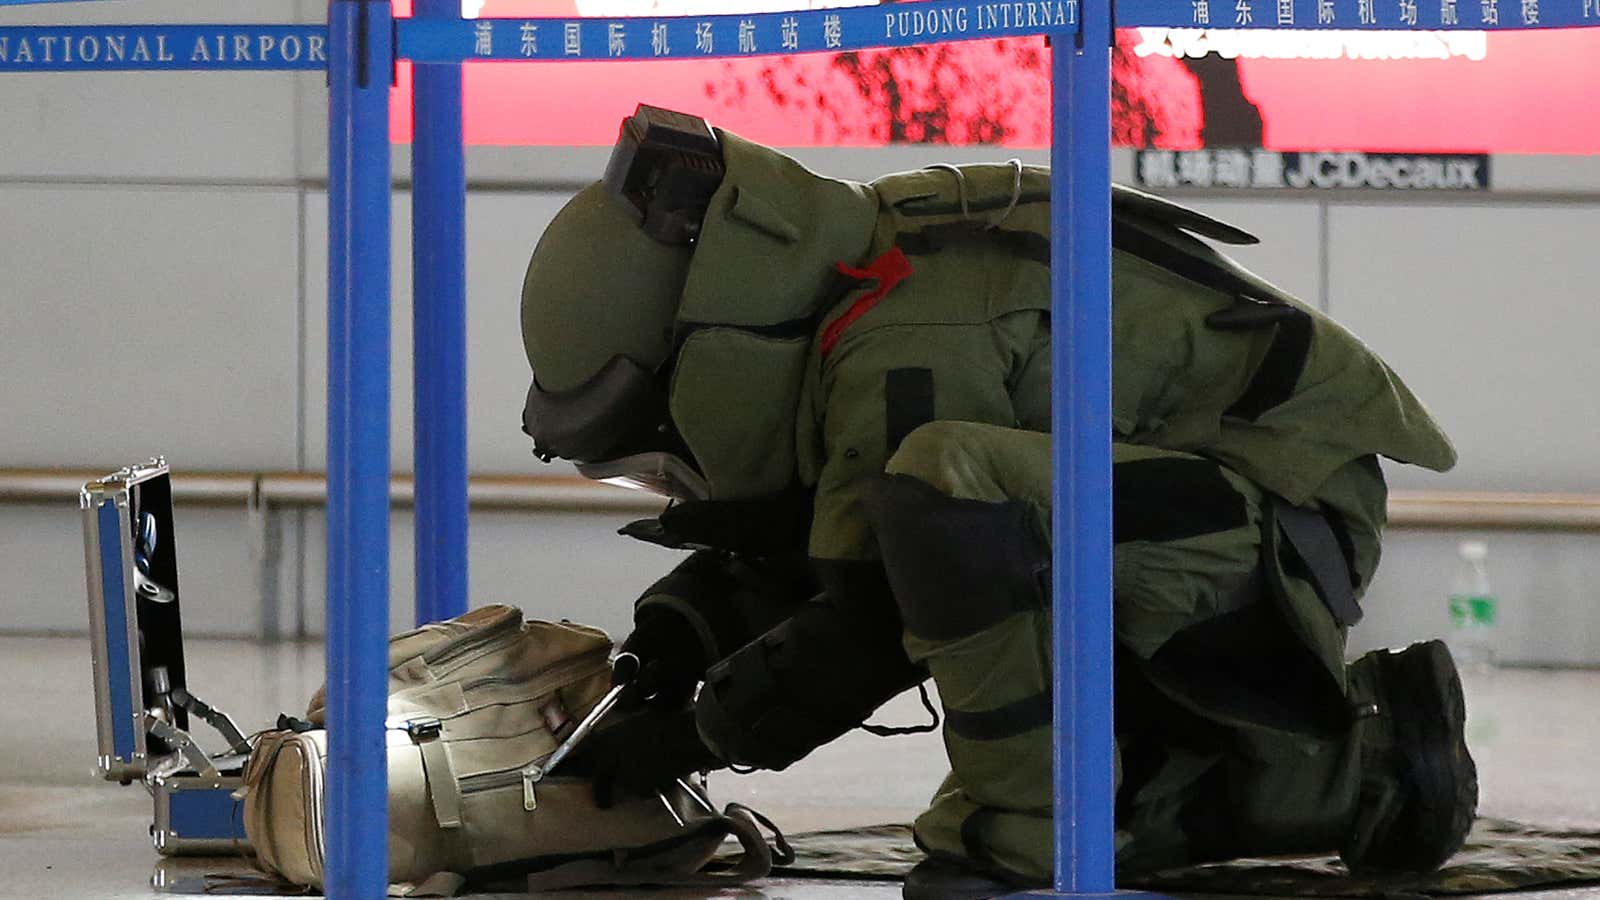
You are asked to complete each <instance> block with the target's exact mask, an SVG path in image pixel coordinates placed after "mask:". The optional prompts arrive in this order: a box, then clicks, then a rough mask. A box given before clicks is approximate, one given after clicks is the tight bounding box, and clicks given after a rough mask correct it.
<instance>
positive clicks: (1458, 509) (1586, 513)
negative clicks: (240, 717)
mask: <svg viewBox="0 0 1600 900" xmlns="http://www.w3.org/2000/svg"><path fill="white" fill-rule="evenodd" d="M104 474H105V473H104V472H101V471H90V470H87V469H81V470H80V469H0V503H31V504H51V505H53V504H72V503H76V502H77V497H78V491H79V490H80V489H81V488H82V487H83V485H84V484H85V483H86V482H88V481H91V480H93V479H95V478H98V477H100V476H101V475H104ZM327 496H328V483H327V479H326V478H325V477H324V476H323V475H322V474H321V473H317V472H179V473H175V474H174V475H173V477H172V497H173V500H174V502H177V503H183V504H189V505H192V506H207V507H227V506H248V505H250V504H252V503H255V504H264V505H267V506H277V507H317V506H321V505H323V504H324V503H325V502H326V501H327ZM467 496H468V500H469V502H470V503H471V505H472V508H473V509H479V510H499V511H506V512H624V513H639V514H650V513H656V512H660V510H661V507H662V505H663V501H661V500H659V499H657V498H655V497H653V496H651V495H649V494H645V493H642V492H639V491H630V490H624V489H622V488H616V487H612V486H610V485H606V484H597V483H595V482H592V481H588V480H586V479H583V478H573V477H570V476H554V477H532V476H512V475H474V476H472V478H471V479H470V480H469V482H468V486H467ZM389 499H390V502H391V503H393V504H394V505H396V506H400V507H405V506H410V505H412V504H413V503H414V502H415V499H416V486H415V484H414V482H413V481H412V478H411V476H410V475H404V474H398V475H396V476H394V478H393V479H392V480H391V481H390V487H389ZM1389 527H1391V528H1409V529H1430V528H1434V529H1463V528H1481V529H1490V530H1497V531H1498V530H1535V531H1600V495H1595V494H1545V493H1510V492H1502V493H1487V492H1459V491H1401V490H1397V491H1391V492H1390V494H1389Z"/></svg>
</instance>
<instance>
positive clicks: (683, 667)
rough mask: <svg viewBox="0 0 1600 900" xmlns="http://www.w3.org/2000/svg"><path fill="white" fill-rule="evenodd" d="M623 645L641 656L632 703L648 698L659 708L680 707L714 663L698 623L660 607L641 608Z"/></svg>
mask: <svg viewBox="0 0 1600 900" xmlns="http://www.w3.org/2000/svg"><path fill="white" fill-rule="evenodd" d="M619 649H621V650H622V652H624V653H632V654H633V655H635V656H637V657H639V674H638V675H637V676H635V678H634V679H633V684H632V686H631V687H629V689H628V692H627V694H626V695H625V696H624V701H625V703H626V704H627V705H628V706H634V705H637V704H638V703H641V702H645V703H648V704H649V705H651V706H653V707H655V708H657V709H662V710H670V709H680V708H682V707H683V705H684V704H685V703H687V702H688V701H689V698H690V697H692V696H694V688H695V685H697V684H699V683H700V679H702V678H704V677H705V674H706V668H707V667H709V666H710V665H711V661H710V660H708V659H706V653H705V646H704V645H703V644H702V643H701V641H700V635H699V634H698V633H697V632H696V631H695V629H694V626H693V625H691V624H689V621H688V620H687V619H685V618H684V617H683V616H681V615H679V614H678V613H676V612H673V611H672V610H670V609H663V608H659V607H658V608H647V609H642V610H640V611H639V620H638V622H637V623H636V624H635V625H634V628H633V633H632V634H630V635H628V638H627V640H625V641H623V642H622V646H621V648H619Z"/></svg>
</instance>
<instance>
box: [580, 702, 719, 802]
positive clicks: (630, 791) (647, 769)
mask: <svg viewBox="0 0 1600 900" xmlns="http://www.w3.org/2000/svg"><path fill="white" fill-rule="evenodd" d="M726 765H727V763H725V762H723V761H722V760H720V759H718V758H717V756H716V754H714V753H712V752H711V750H710V749H708V748H707V747H706V745H705V742H703V741H702V740H700V732H699V730H697V729H696V728H695V724H694V710H693V709H692V708H689V707H680V708H679V709H675V710H672V711H663V710H660V709H656V708H651V707H646V708H644V709H642V710H639V711H637V712H635V713H633V714H632V715H628V716H626V717H625V718H619V719H617V720H616V721H615V722H614V723H613V724H610V725H605V726H603V727H601V728H598V729H596V730H595V731H594V733H592V734H590V735H589V736H588V737H587V738H584V740H583V741H582V742H581V743H579V744H578V746H577V748H576V749H574V750H573V751H572V756H570V757H568V758H567V761H566V762H565V763H563V764H562V766H561V769H560V771H561V773H562V774H563V775H581V776H584V777H587V778H589V779H591V780H593V782H594V799H595V805H597V806H599V807H600V808H601V809H605V808H607V807H609V806H611V805H612V803H613V802H615V801H616V799H617V798H619V797H621V796H623V795H629V796H636V797H648V796H650V795H651V794H653V793H655V792H657V791H659V790H662V789H664V788H666V787H667V786H669V785H671V784H672V782H673V780H674V779H677V778H682V777H683V776H685V775H688V774H690V773H691V772H701V771H706V770H708V769H720V768H723V767H724V766H726Z"/></svg>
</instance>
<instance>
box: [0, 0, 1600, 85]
mask: <svg viewBox="0 0 1600 900" xmlns="http://www.w3.org/2000/svg"><path fill="white" fill-rule="evenodd" d="M0 3H4V4H7V5H11V4H9V2H8V0H0ZM1117 24H1118V25H1119V26H1141V27H1167V28H1251V29H1290V28H1293V29H1308V30H1356V31H1376V30H1408V31H1412V30H1414V31H1452V30H1465V31H1520V30H1525V29H1537V28H1575V27H1585V26H1600V0H1119V3H1118V5H1117ZM1077 25H1078V3H1077V0H1024V2H989V0H930V2H927V3H915V4H909V3H904V4H885V5H882V6H861V7H848V8H843V9H824V10H806V11H801V12H791V13H762V14H751V15H721V16H676V17H666V18H631V19H457V20H450V19H444V20H440V19H401V20H399V21H397V22H396V29H397V31H398V37H399V51H398V52H399V56H400V57H401V58H402V59H410V60H415V61H417V62H424V63H428V62H433V63H454V62H462V61H472V60H482V61H542V62H559V61H574V62H576V61H590V62H594V61H604V60H643V59H726V58H730V57H741V56H770V55H783V54H792V53H817V52H829V51H847V50H866V49H871V48H879V47H907V46H915V45H920V44H934V43H941V42H944V41H961V40H978V39H984V38H1001V37H1023V36H1028V35H1040V34H1048V33H1050V32H1054V31H1063V30H1076V28H1077ZM326 66H327V30H326V28H324V27H323V26H321V25H63V26H49V25H43V26H41V25H27V26H13V27H3V28H0V72H71V71H91V70H105V69H116V70H255V71H261V70H285V69H323V68H326Z"/></svg>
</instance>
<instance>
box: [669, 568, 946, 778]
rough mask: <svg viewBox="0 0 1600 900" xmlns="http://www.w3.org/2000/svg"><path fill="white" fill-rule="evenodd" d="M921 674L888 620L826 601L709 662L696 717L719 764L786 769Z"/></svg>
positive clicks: (840, 601)
mask: <svg viewBox="0 0 1600 900" xmlns="http://www.w3.org/2000/svg"><path fill="white" fill-rule="evenodd" d="M885 593H887V592H885ZM881 602H883V603H884V604H887V597H884V598H883V599H882V601H881ZM926 677H927V673H926V671H924V670H923V669H922V668H920V667H918V666H916V665H913V664H912V663H911V661H910V660H909V659H907V658H906V655H905V650H904V649H903V648H902V647H901V645H900V627H899V622H898V619H897V618H896V617H894V616H893V615H888V616H884V615H881V614H879V613H877V612H873V611H867V610H861V609H858V608H857V605H856V604H854V603H850V602H847V601H845V600H843V599H840V598H835V597H830V599H828V600H824V601H818V602H814V603H810V604H807V605H806V606H805V607H803V608H802V609H801V610H800V611H799V612H797V613H796V614H795V615H794V616H792V617H791V618H789V619H788V621H785V622H784V623H782V624H780V625H779V626H777V627H776V628H774V629H772V630H771V631H769V632H767V633H766V634H764V635H762V636H761V637H759V638H757V639H756V640H754V641H752V642H750V643H749V644H747V645H745V646H744V647H742V648H741V649H739V650H738V651H736V652H735V653H733V654H732V655H731V656H729V657H728V658H726V659H724V660H722V661H721V662H719V663H717V664H716V665H715V666H712V667H711V669H710V671H708V672H707V673H706V683H705V685H704V686H703V687H702V688H701V690H700V695H699V697H698V698H697V699H696V701H695V721H696V724H697V725H698V726H699V729H700V734H701V737H702V738H704V739H705V741H706V743H707V744H708V745H710V747H711V749H712V750H713V751H714V752H715V753H716V754H717V755H718V756H720V757H722V758H723V759H725V760H727V761H729V762H731V763H738V764H740V765H747V766H755V767H758V768H762V769H773V770H779V769H785V768H787V767H788V766H789V765H791V764H792V763H794V762H795V761H797V760H799V759H800V758H801V757H803V756H805V755H806V754H807V753H810V752H811V751H812V750H814V749H816V748H817V747H819V746H821V745H822V744H825V743H827V742H829V741H831V740H833V739H834V738H836V737H838V736H839V735H841V734H843V733H845V732H846V731H849V730H850V729H852V728H855V727H856V726H858V725H860V724H861V723H862V722H863V721H865V720H866V718H867V717H868V716H870V715H871V714H872V712H873V711H874V710H876V709H877V708H878V707H879V706H881V705H883V703H884V702H886V701H888V700H889V699H890V698H892V697H894V696H895V695H896V694H899V693H900V692H901V691H904V690H907V689H909V688H911V687H914V686H915V685H916V684H918V683H919V682H921V681H922V680H923V679H924V678H926Z"/></svg>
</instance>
